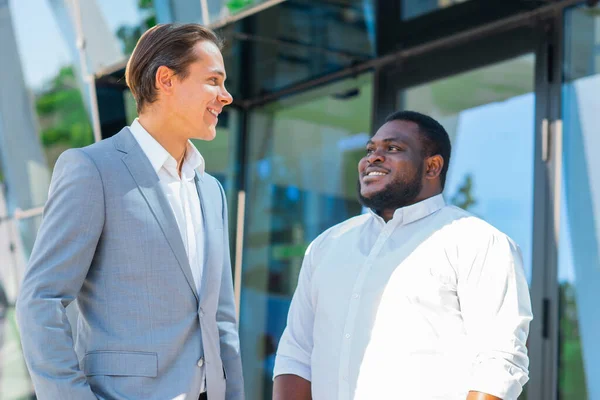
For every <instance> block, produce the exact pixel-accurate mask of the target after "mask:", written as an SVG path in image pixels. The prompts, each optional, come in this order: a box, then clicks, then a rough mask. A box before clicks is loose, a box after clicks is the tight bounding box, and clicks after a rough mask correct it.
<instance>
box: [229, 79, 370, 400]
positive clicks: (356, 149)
mask: <svg viewBox="0 0 600 400" xmlns="http://www.w3.org/2000/svg"><path fill="white" fill-rule="evenodd" d="M371 96H372V75H371V74H366V75H363V76H361V77H359V78H358V79H350V80H346V81H343V82H339V83H335V84H332V85H329V86H326V87H324V88H319V89H316V90H313V91H310V92H308V93H304V94H300V95H297V96H294V97H293V98H289V99H286V100H281V101H278V102H277V103H275V104H271V105H269V106H267V107H264V108H262V109H260V110H257V111H253V113H252V114H251V118H250V131H249V135H250V148H249V154H248V158H249V166H248V188H249V189H248V194H247V201H246V204H247V213H246V225H245V232H246V235H245V236H246V238H245V248H244V260H243V261H244V263H243V264H244V265H243V270H242V274H243V278H242V282H243V285H242V301H241V304H242V308H241V317H240V337H241V344H242V357H243V367H244V379H245V381H246V395H247V396H248V398H249V399H271V390H272V389H271V379H272V373H273V362H274V358H275V350H276V348H277V345H278V342H279V338H280V336H281V334H282V333H283V329H284V327H285V324H286V318H287V312H288V308H289V305H290V302H291V299H292V295H293V293H294V290H295V288H296V284H297V279H298V274H299V272H300V267H301V265H302V259H303V256H304V252H305V250H306V248H307V246H308V244H309V243H310V242H311V241H312V240H313V239H315V238H316V237H317V235H319V234H320V233H322V232H323V231H324V230H326V229H327V228H329V227H331V226H333V225H335V224H337V223H339V222H341V221H344V220H345V219H347V218H349V217H351V216H354V215H357V214H360V213H361V210H362V208H361V206H360V204H359V203H358V201H357V195H356V188H357V165H358V161H359V160H360V158H361V157H362V156H363V154H364V148H365V145H366V142H367V140H368V138H369V133H368V132H370V123H371Z"/></svg>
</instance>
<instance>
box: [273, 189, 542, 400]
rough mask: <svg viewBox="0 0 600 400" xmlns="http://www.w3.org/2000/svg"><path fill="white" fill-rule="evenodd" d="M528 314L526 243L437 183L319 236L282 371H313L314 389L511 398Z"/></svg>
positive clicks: (373, 395)
mask: <svg viewBox="0 0 600 400" xmlns="http://www.w3.org/2000/svg"><path fill="white" fill-rule="evenodd" d="M531 319H532V313H531V304H530V298H529V289H528V285H527V281H526V278H525V275H524V271H523V265H522V258H521V254H520V250H519V249H518V247H517V246H516V245H515V244H514V243H513V242H512V241H511V240H510V238H508V237H507V236H506V235H504V234H503V233H501V232H499V231H498V230H496V229H495V228H494V227H492V226H491V225H489V224H487V223H486V222H484V221H483V220H481V219H479V218H476V217H474V216H472V215H470V214H469V213H467V212H465V211H463V210H461V209H459V208H457V207H453V206H446V204H445V202H444V199H443V197H442V195H438V196H435V197H431V198H429V199H427V200H424V201H422V202H420V203H417V204H414V205H412V206H409V207H404V208H401V209H398V210H396V212H395V213H394V217H393V219H391V220H390V221H389V222H388V223H385V222H384V220H383V219H382V218H381V217H379V216H378V215H376V214H375V213H373V212H370V213H368V214H364V215H361V216H358V217H354V218H351V219H349V220H347V221H345V222H343V223H341V224H339V225H336V226H334V227H333V228H331V229H329V230H327V231H326V232H324V233H323V234H321V235H320V236H319V237H318V238H317V239H315V240H314V241H313V243H311V245H310V246H309V248H308V249H307V251H306V255H305V258H304V262H303V265H302V270H301V272H300V277H299V281H298V287H297V289H296V292H295V294H294V297H293V300H292V304H291V307H290V311H289V314H288V321H287V327H286V329H285V332H284V333H283V336H282V338H281V341H280V343H279V348H278V352H277V358H276V362H275V371H274V375H275V376H277V375H282V374H294V375H298V376H300V377H303V378H305V379H307V380H309V381H311V384H312V395H313V399H314V400H349V399H360V400H371V399H377V400H384V399H406V400H418V399H424V400H425V399H427V400H431V399H444V400H454V399H456V400H459V399H460V400H465V399H466V396H467V394H468V392H469V391H470V390H474V391H480V392H485V393H488V394H492V395H495V396H498V397H500V398H502V399H504V400H513V399H516V398H517V397H518V395H519V393H521V390H522V386H523V385H524V384H525V383H526V382H527V380H528V365H529V359H528V357H527V349H526V347H525V343H526V340H527V335H528V332H529V322H530V321H531Z"/></svg>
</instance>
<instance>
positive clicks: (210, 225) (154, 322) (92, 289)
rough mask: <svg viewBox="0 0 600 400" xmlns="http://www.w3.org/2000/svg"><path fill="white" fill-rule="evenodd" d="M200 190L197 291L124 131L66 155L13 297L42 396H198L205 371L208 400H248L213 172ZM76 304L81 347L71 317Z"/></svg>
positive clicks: (142, 161) (150, 175)
mask: <svg viewBox="0 0 600 400" xmlns="http://www.w3.org/2000/svg"><path fill="white" fill-rule="evenodd" d="M196 183H197V188H198V193H199V196H200V201H201V206H202V212H203V216H204V218H203V219H204V229H205V233H206V234H205V237H206V249H205V260H204V261H205V263H204V273H203V281H202V285H201V290H200V293H197V290H196V288H195V285H194V280H193V276H192V271H191V269H190V265H189V262H188V259H187V256H186V251H185V248H184V245H183V241H182V239H181V235H180V233H179V230H178V227H177V222H176V220H175V217H174V215H173V213H172V211H171V208H170V206H169V203H168V201H167V199H166V197H165V195H164V193H163V192H162V189H161V187H160V184H159V179H158V176H157V175H156V173H155V172H154V170H153V168H152V165H151V164H150V161H149V160H148V158H147V157H146V155H145V154H144V152H143V151H142V149H141V148H140V147H139V145H138V143H137V141H136V140H135V138H134V137H133V135H132V134H131V132H130V131H129V129H128V128H125V129H123V130H122V131H121V132H119V133H118V134H117V135H115V136H113V137H112V138H110V139H106V140H103V141H101V142H99V143H96V144H94V145H91V146H88V147H86V148H83V149H71V150H67V151H66V152H65V153H63V154H62V155H61V157H60V158H59V160H58V161H57V163H56V166H55V169H54V174H53V177H52V183H51V186H50V194H49V199H48V202H47V204H46V208H45V211H44V219H43V222H42V225H41V227H40V230H39V233H38V236H37V240H36V242H35V245H34V249H33V252H32V255H31V259H30V262H29V266H28V268H27V272H26V275H25V277H24V280H23V284H22V287H21V291H20V295H19V299H18V301H17V317H18V322H19V326H20V329H21V339H22V346H23V351H24V354H25V359H26V362H27V366H28V368H29V371H30V373H31V377H32V379H33V383H34V386H35V388H36V392H37V396H38V398H39V399H41V400H43V399H52V400H68V399H73V400H85V399H96V398H98V399H145V400H146V399H157V400H159V399H160V400H165V399H174V398H177V399H188V398H193V397H194V396H196V399H197V395H198V394H199V391H200V384H201V379H200V371H201V369H200V368H198V364H203V365H205V367H206V383H207V390H208V397H209V398H210V399H211V400H222V399H227V400H234V399H235V400H238V399H243V398H244V394H243V379H242V368H241V360H240V346H239V337H238V331H237V322H236V317H235V306H234V297H233V285H232V278H231V260H230V256H229V240H228V235H227V208H226V201H225V195H224V193H223V188H222V187H221V185H220V184H219V183H218V181H217V180H216V179H215V178H213V177H212V176H210V175H208V174H204V175H203V176H200V175H199V174H197V177H196ZM73 300H75V301H76V302H77V305H78V306H79V311H80V312H79V318H78V321H77V337H76V338H75V340H74V339H73V337H72V334H71V329H70V325H69V323H68V320H67V317H66V314H65V307H66V306H67V305H68V304H69V303H71V302H72V301H73ZM182 395H183V396H182ZM178 396H179V397H178ZM194 400H195V399H194Z"/></svg>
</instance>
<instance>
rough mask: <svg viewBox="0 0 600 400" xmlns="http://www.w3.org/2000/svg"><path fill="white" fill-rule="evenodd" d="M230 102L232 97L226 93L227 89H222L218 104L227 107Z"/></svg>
mask: <svg viewBox="0 0 600 400" xmlns="http://www.w3.org/2000/svg"><path fill="white" fill-rule="evenodd" d="M232 102H233V96H232V95H231V93H229V92H228V91H227V89H225V88H223V89H222V90H221V93H219V103H221V104H223V105H224V106H228V105H229V104H231V103H232Z"/></svg>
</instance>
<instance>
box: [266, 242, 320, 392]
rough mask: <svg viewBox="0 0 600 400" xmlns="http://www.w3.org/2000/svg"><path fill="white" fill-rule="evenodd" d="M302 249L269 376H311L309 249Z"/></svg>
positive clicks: (309, 377)
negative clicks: (272, 369) (285, 319)
mask: <svg viewBox="0 0 600 400" xmlns="http://www.w3.org/2000/svg"><path fill="white" fill-rule="evenodd" d="M312 247H313V244H311V245H310V246H309V247H308V249H307V250H306V254H305V255H304V261H303V262H302V269H301V270H300V276H299V278H298V286H297V287H296V291H295V293H294V296H293V298H292V304H291V306H290V310H289V312H288V319H287V326H286V328H285V330H284V332H283V335H282V336H281V340H280V341H279V347H278V349H277V356H276V358H275V368H274V372H273V377H274V378H275V377H277V376H278V375H285V374H291V375H297V376H299V377H301V378H304V379H306V380H307V381H310V380H311V368H310V359H311V354H312V349H313V324H314V309H313V303H312V296H311V280H312V269H313V267H312V260H311V257H312V253H311V249H312Z"/></svg>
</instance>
